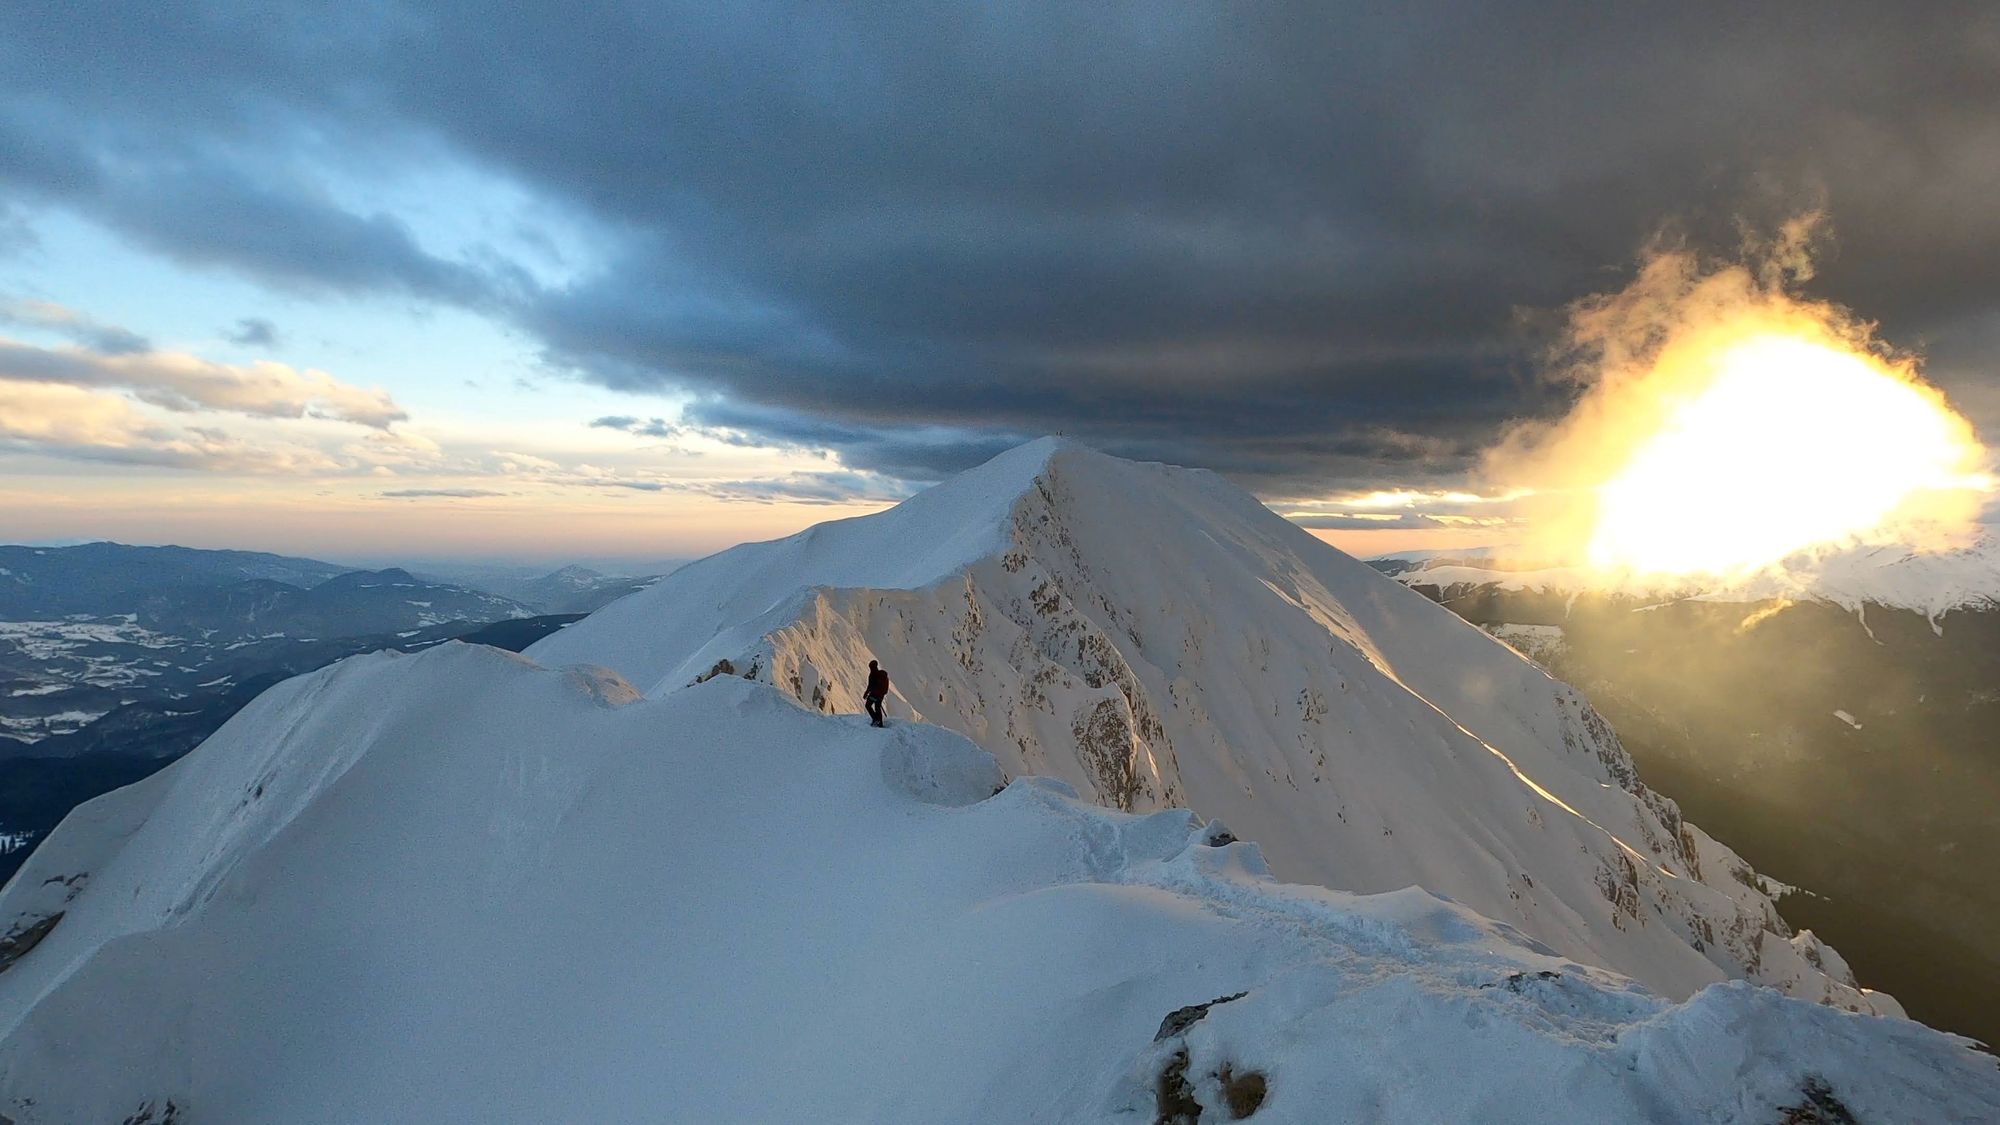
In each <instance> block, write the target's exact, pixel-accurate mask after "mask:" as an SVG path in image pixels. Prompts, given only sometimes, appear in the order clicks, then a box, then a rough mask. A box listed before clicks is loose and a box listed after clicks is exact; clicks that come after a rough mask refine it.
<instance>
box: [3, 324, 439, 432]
mask: <svg viewBox="0 0 2000 1125" xmlns="http://www.w3.org/2000/svg"><path fill="white" fill-rule="evenodd" d="M0 379H6V380H10V381H14V382H27V383H60V384H67V385H70V386H76V387H93V388H107V389H116V390H121V391H125V392H127V393H129V394H131V395H132V396H133V397H134V398H136V399H138V400H139V401H141V402H145V403H149V404H151V405H154V406H158V407H160V408H162V409H165V410H172V411H179V412H191V411H197V410H216V411H225V412H228V413H234V414H249V415H257V416H261V417H266V418H306V417H314V418H327V419H331V420H333V421H338V422H351V423H353V424H355V425H360V426H371V427H375V428H378V429H379V428H384V427H387V426H389V425H391V424H393V423H396V422H400V421H403V420H404V419H406V418H408V417H409V416H408V415H407V414H406V413H404V411H403V409H402V408H401V407H399V406H397V405H396V402H395V400H394V399H392V398H390V397H389V392H387V391H385V390H382V389H380V388H362V387H357V386H353V385H351V384H348V383H343V382H341V381H340V380H338V379H335V378H334V377H333V376H331V375H328V374H327V373H326V372H324V371H314V370H310V369H308V370H303V371H302V370H298V369H296V368H292V367H288V366H286V365H285V364H282V363H270V362H259V363H252V364H246V365H232V364H225V363H215V362H213V361H210V360H205V359H202V358H200V357H199V356H193V355H187V354H184V353H178V352H155V351H140V352H131V353H107V352H100V351H93V350H89V349H86V348H81V347H62V348H44V347H37V346H35V345H33V344H27V343H22V342H21V341H18V340H12V339H7V338H5V337H0Z"/></svg>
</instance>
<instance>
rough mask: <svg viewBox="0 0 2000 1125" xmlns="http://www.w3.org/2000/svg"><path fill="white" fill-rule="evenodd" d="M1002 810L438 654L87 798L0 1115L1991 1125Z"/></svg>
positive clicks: (826, 722) (43, 855) (1924, 1058)
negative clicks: (1848, 1120)
mask: <svg viewBox="0 0 2000 1125" xmlns="http://www.w3.org/2000/svg"><path fill="white" fill-rule="evenodd" d="M942 553H944V549H941V554H940V557H942ZM1330 713H1331V712H1330ZM1487 756H1488V757H1490V755H1487ZM999 782H1000V773H999V770H998V767H997V766H996V765H995V763H994V762H993V760H992V759H991V758H990V757H989V756H988V755H986V754H985V753H983V752H982V751H980V750H978V749H977V748H976V747H974V746H973V745H972V744H971V743H969V742H968V741H966V740H965V739H963V738H961V737H959V736H957V735H955V734H952V733H950V732H948V731H944V730H941V729H938V728H936V727H933V726H924V725H918V724H900V725H898V726H896V727H894V728H892V729H891V730H889V731H887V732H882V731H875V730H871V729H869V728H868V727H866V726H865V725H864V724H862V723H861V722H859V721H858V720H856V719H854V718H852V717H841V718H834V717H827V716H823V715H818V714H814V713H812V712H810V711H809V710H807V709H804V708H802V707H800V706H798V705H796V704H795V703H794V702H793V701H791V700H790V699H788V698H787V697H786V695H785V694H784V693H783V692H780V691H778V690H774V689H773V688H771V687H770V686H768V685H764V684H759V683H752V682H746V681H745V680H743V679H741V678H737V677H720V678H716V679H713V680H711V681H709V682H707V683H704V684H701V685H699V686H696V687H692V688H689V689H686V690H679V691H674V692H669V693H663V694H661V695H659V696H657V697H655V698H650V699H646V698H641V697H640V696H639V695H638V693H637V692H635V691H633V690H632V689H630V688H629V687H627V686H626V685H625V684H624V683H623V682H621V681H620V680H618V679H617V678H616V677H615V676H612V675H610V674H608V673H604V672H601V671H597V672H591V671H585V670H581V669H571V670H567V671H551V670H545V669H543V668H540V667H537V666H535V665H533V664H531V663H529V662H528V661H526V660H523V659H520V658H516V657H511V656H508V655H505V654H502V653H499V652H497V651H494V650H491V649H484V648H478V647H472V646H465V645H450V646H446V647H444V648H440V649H435V650H432V651H429V652H426V653H424V654H422V655H419V656H397V655H390V654H383V655H377V656H370V657H359V658H356V659H353V660H349V661H347V662H345V663H342V664H340V665H337V666H335V667H333V668H329V669H325V670H322V671H320V672H316V673H313V674H312V675H309V676H305V677H301V678H299V679H296V680H292V681H289V682H287V683H286V684H283V685H281V686H279V687H277V688H274V689H273V690H271V691H270V692H267V693H266V694H265V695H264V696H263V697H261V698H260V699H258V700H257V701H256V702H255V703H253V704H252V705H251V706H250V707H248V708H247V709H245V710H244V711H243V712H242V713H241V714H239V715H238V716H237V717H236V718H235V719H233V720H232V721H231V722H230V723H229V724H228V725H227V726H226V727H225V728H223V730H222V731H220V732H219V733H217V734H216V735H215V736H214V737H213V738H211V739H210V740H209V741H208V742H207V743H206V744H204V745H203V746H202V747H201V748H200V749H198V750H196V751H195V752H194V753H193V754H191V755H189V756H188V757H187V758H185V759H183V760H182V761H180V762H179V763H177V764H175V765H174V766H171V767H169V768H168V769H167V770H165V771H163V772H162V773H160V774H158V775H156V776H154V777H153V778H151V779H149V780H147V781H145V782H142V783H140V784H138V785H135V786H132V787H130V788H127V789H124V790H120V791H119V792H117V793H114V794H111V795H109V796H106V797H102V798H99V799H98V800H96V801H94V802H91V803H90V804H89V805H87V806H85V807H84V808H82V809H80V810H79V811H78V812H77V813H76V814H75V815H74V816H72V817H71V818H70V819H69V820H68V821H67V822H65V823H64V824H63V826H62V827H61V828H60V829H59V830H58V831H57V832H56V833H55V835H54V836H53V837H51V839H50V840H49V841H48V843H47V844H46V845H44V846H43V847H42V848H41V849H40V850H39V851H38V852H37V853H36V854H35V856H34V857H33V858H32V859H31V860H30V862H29V864H28V866H27V867H26V868H25V869H24V870H23V871H22V873H21V875H20V877H19V878H17V879H16V880H15V881H14V882H13V883H12V884H10V886H9V887H8V888H7V890H6V891H5V892H4V893H0V925H5V926H7V927H8V928H9V932H10V933H11V934H13V935H14V936H13V937H10V938H9V939H7V941H5V942H0V958H5V959H6V961H7V962H8V963H7V967H6V968H5V969H4V971H0V1113H5V1114H7V1115H8V1116H10V1117H12V1118H14V1119H15V1120H16V1121H19V1122H22V1123H74V1122H104V1121H119V1120H127V1119H131V1120H137V1119H141V1118H140V1114H142V1113H150V1114H151V1116H149V1117H145V1118H144V1119H146V1120H160V1119H161V1118H162V1116H165V1115H172V1114H178V1119H181V1120H189V1121H216V1122H287V1123H312V1122H357V1121H370V1122H373V1121H451V1122H458V1121H466V1122H471V1121H478V1122H514V1121H519V1122H547V1121H604V1122H613V1121H617V1122H623V1121H675V1122H690V1123H696V1122H700V1123H715V1122H798V1121H872V1122H913V1123H914V1122H921V1123H925V1125H934V1123H938V1122H960V1121H964V1122H973V1121H979V1122H988V1121H990V1122H1018V1121H1064V1122H1069V1121H1101V1122H1116V1121H1123V1122H1131V1123H1135V1125H1143V1123H1146V1122H1152V1121H1155V1120H1158V1119H1160V1099H1161V1097H1162V1096H1163V1094H1164V1095H1165V1096H1167V1097H1168V1098H1169V1099H1170V1101H1171V1103H1172V1104H1173V1105H1177V1106H1180V1107H1182V1108H1186V1107H1187V1106H1190V1105H1192V1106H1193V1107H1195V1110H1194V1112H1196V1113H1199V1116H1200V1120H1202V1121H1219V1120H1224V1119H1226V1111H1225V1110H1224V1109H1223V1106H1224V1104H1225V1102H1226V1101H1227V1100H1229V1098H1230V1096H1231V1091H1233V1092H1234V1093H1235V1095H1236V1096H1237V1097H1238V1098H1239V1099H1242V1098H1245V1097H1247V1096H1249V1093H1260V1094H1261V1097H1262V1102H1261V1104H1259V1105H1258V1106H1257V1108H1256V1113H1255V1120H1258V1121H1271V1122H1323V1121H1376V1122H1439V1121H1454V1122H1458V1121H1478V1122H1491V1123H1506V1122H1544V1121H1548V1120H1552V1119H1561V1120H1574V1121H1590V1122H1628V1121H1629V1122H1717V1123H1721V1122H1744V1123H1768V1122H1775V1121H1778V1120H1780V1119H1781V1118H1782V1117H1783V1116H1784V1114H1785V1113H1786V1111H1787V1110H1790V1109H1795V1108H1802V1107H1808V1106H1810V1105H1813V1104H1825V1105H1834V1104H1837V1105H1841V1106H1844V1107H1846V1109H1847V1110H1849V1111H1851V1112H1852V1113H1853V1114H1854V1115H1855V1116H1856V1117H1857V1118H1858V1119H1859V1120H1862V1121H1868V1122H1896V1121H1924V1122H1944V1121H1965V1122H1971V1121H1990V1120H1993V1119H1995V1115H1996V1114H2000V1081H1996V1077H1995V1073H1994V1069H1993V1066H1992V1060H1991V1059H1989V1058H1987V1057H1985V1056H1982V1055H1979V1054H1976V1053H1975V1052H1973V1051H1972V1050H1970V1049H1969V1048H1967V1047H1966V1046H1964V1045H1963V1044H1962V1042H1960V1041H1957V1040H1954V1039H1951V1038H1949V1037H1947V1036H1944V1035H1942V1034H1939V1033H1937V1032H1933V1031H1930V1030H1928V1029H1926V1028H1924V1027H1922V1026H1921V1025H1918V1024H1914V1023H1909V1022H1907V1021H1902V1020H1890V1019H1878V1018H1874V1017H1866V1016H1857V1015H1851V1014H1848V1013H1845V1012H1840V1011H1837V1010H1834V1009H1832V1008H1829V1007H1824V1006H1819V1005H1813V1004H1809V1003H1806V1002H1803V1001H1798V1000H1790V999H1786V998H1784V997H1781V996H1779V995H1778V994H1777V993H1775V992H1773V991H1770V990H1764V989H1756V988H1752V987H1749V986H1746V985H1742V984H1726V985H1717V986H1714V987H1711V988H1708V989H1706V990H1704V991H1702V992H1701V993H1700V994H1699V995H1697V996H1695V997H1694V998H1693V999H1692V1000H1689V1001H1687V1002H1686V1003H1683V1004H1680V1005H1670V1004H1668V1003H1666V1002H1664V1001H1662V1000H1659V999H1657V998H1655V997H1653V996H1652V995H1650V994H1648V993H1646V992H1645V991H1643V990H1641V989H1639V988H1637V987H1636V986H1634V985H1632V984H1631V983H1629V982H1627V981H1625V980H1623V979H1622V978H1619V977H1617V976H1614V975H1613V974H1610V973H1606V972H1603V971H1601V970H1597V969H1592V968H1587V967H1584V966H1581V965H1577V964H1574V963H1571V962H1570V961H1567V960H1565V959H1563V958H1560V957H1556V956H1552V955H1548V954H1546V953H1543V952H1538V951H1537V949H1536V947H1534V946H1533V945H1532V944H1531V943H1529V942H1528V941H1527V940H1526V939H1524V938H1522V937H1521V936H1520V935H1518V934H1517V933H1515V932H1514V931H1512V930H1511V929H1510V928H1509V927H1507V926H1504V925H1500V924H1496V923H1493V922H1490V921H1487V920H1485V919H1482V918H1480V917H1479V916H1477V915H1476V914H1474V913H1473V912H1471V911H1470V910H1468V909H1466V908H1464V907H1462V906H1458V905H1454V904H1451V903H1448V902H1445V901H1443V900H1441V899H1439V898H1436V897H1434V896H1432V895H1429V894H1426V893H1424V892H1422V891H1417V890H1413V889H1412V890H1403V891H1395V892H1391V893H1388V894H1383V895H1377V896H1366V897H1357V896H1352V895H1347V894H1342V893H1337V892H1332V891H1325V890H1319V889H1314V888H1304V887H1291V886H1284V885H1281V884H1277V883H1274V882H1272V881H1270V879H1268V878H1267V877H1265V876H1264V875H1263V874H1261V868H1262V861H1261V859H1260V858H1259V855H1258V852H1257V849H1256V847H1255V845H1253V844H1250V843H1243V842H1237V843H1227V844H1222V845H1221V846H1212V845H1214V844H1217V843H1218V842H1219V841H1220V837H1219V835H1218V834H1217V833H1216V831H1215V830H1214V828H1213V827H1212V826H1210V827H1207V828H1204V827H1202V826H1200V825H1198V824H1197V822H1196V820H1195V818H1194V817H1193V816H1192V815H1191V814H1190V813H1188V812H1186V811H1182V810H1167V811H1161V812H1156V813H1153V814H1150V815H1144V816H1139V815H1132V814H1127V813H1123V812H1117V811H1113V810H1107V809H1103V808H1099V807H1095V806H1092V805H1090V804H1086V803H1083V802H1081V801H1078V800H1075V799H1073V798H1071V797H1070V796H1067V795H1066V794H1065V792H1064V790H1065V788H1066V787H1065V786H1063V785H1062V784H1061V783H1059V782H1056V781H1053V780H1049V779H1022V780H1017V781H1015V782H1013V783H1012V784H1011V785H1008V786H1006V787H1005V788H1004V790H1001V791H999V792H998V793H997V794H996V792H995V790H996V788H997V787H998V784H999ZM1544 819H1545V821H1547V820H1552V819H1553V818H1552V817H1549V816H1548V815H1546V814H1544ZM58 913H60V918H59V920H57V921H56V922H55V923H54V924H53V928H50V927H49V923H48V919H50V918H55V917H56V916H57V915H58ZM1653 924H1655V925H1657V924H1658V922H1657V921H1655V922H1654V923H1653ZM35 931H40V932H44V933H46V937H45V938H44V939H43V940H41V941H40V943H39V944H38V945H35V946H33V947H32V948H28V949H25V951H23V949H22V946H23V945H25V944H26V939H25V938H23V937H22V936H21V935H24V934H29V933H32V932H35ZM1238 993H1242V994H1243V995H1241V996H1240V997H1236V994H1238ZM1223 997H1236V998H1234V999H1228V1000H1224V1001H1222V1002H1219V1003H1215V1004H1214V1005H1213V1006H1211V1007H1209V1008H1208V1009H1207V1011H1206V1013H1205V1014H1202V1013H1199V1012H1180V1013H1179V1016H1180V1018H1178V1019H1175V1020H1172V1021H1167V1020H1166V1017H1167V1016H1168V1015H1169V1014H1170V1013H1177V1012H1178V1010H1180V1009H1183V1008H1187V1007H1188V1006H1190V1005H1200V1004H1205V1003H1207V1002H1209V1001H1212V1000H1217V999H1218V998H1223ZM1196 1015H1200V1016H1201V1018H1199V1019H1193V1018H1192V1017H1193V1016H1196ZM1163 1023H1164V1024H1165V1025H1166V1026H1163ZM1225 1075H1226V1076H1228V1078H1229V1080H1230V1085H1229V1086H1228V1087H1227V1088H1225V1084H1224V1076H1225ZM1163 1076H1165V1077H1164V1078H1163ZM1252 1076H1255V1080H1253V1078H1252ZM1256 1080H1261V1085H1259V1084H1258V1081H1256ZM1246 1092H1248V1093H1246ZM169 1106H171V1107H172V1109H171V1110H169V1108H168V1107H169ZM1186 1119H1187V1120H1193V1116H1189V1117H1188V1118H1186ZM1793 1119H1798V1120H1835V1119H1836V1118H1832V1117H1811V1118H1793Z"/></svg>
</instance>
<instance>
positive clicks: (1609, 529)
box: [1588, 332, 1985, 577]
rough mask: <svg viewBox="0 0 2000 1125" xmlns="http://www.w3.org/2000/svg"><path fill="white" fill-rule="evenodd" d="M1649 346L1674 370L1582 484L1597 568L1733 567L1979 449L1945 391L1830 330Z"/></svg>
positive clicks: (1939, 473)
mask: <svg viewBox="0 0 2000 1125" xmlns="http://www.w3.org/2000/svg"><path fill="white" fill-rule="evenodd" d="M1661 358H1662V360H1663V361H1665V362H1666V363H1669V364H1671V365H1674V366H1676V367H1677V368H1678V371H1677V372H1676V377H1674V378H1671V379H1667V380H1662V381H1661V383H1660V384H1659V385H1662V386H1664V387H1666V388H1668V389H1666V390H1665V391H1663V392H1662V394H1661V396H1660V398H1659V400H1658V401H1657V403H1656V404H1655V409H1654V410H1652V411H1649V412H1648V413H1649V414H1650V415H1651V416H1652V418H1653V419H1654V420H1655V421H1656V422H1657V425H1656V426H1655V427H1654V428H1653V429H1652V430H1651V432H1650V433H1646V434H1641V435H1638V436H1637V440H1635V441H1634V442H1633V443H1632V444H1631V445H1630V446H1629V449H1630V453H1629V456H1627V457H1626V458H1625V460H1624V461H1623V463H1622V465H1618V466H1616V467H1615V468H1614V470H1613V471H1612V472H1611V474H1610V475H1609V476H1608V478H1607V479H1605V480H1604V482H1603V483H1602V484H1600V485H1599V486H1597V488H1596V489H1595V500H1596V518H1595V523H1594V526H1593V528H1592V530H1591V534H1590V537H1589V541H1588V557H1589V561H1590V563H1591V564H1592V565H1593V566H1595V567H1597V568H1599V569H1602V570H1610V571H1619V572H1623V573H1628V574H1636V575H1649V576H1658V575H1712V576H1724V577H1729V576H1742V575H1745V574H1748V573H1751V572H1755V571H1758V570H1760V569H1764V568H1767V567H1771V566H1774V565H1776V564H1778V563H1779V562H1780V561H1782V560H1784V559H1786V558H1788V557H1790V556H1792V555H1795V554H1797V553H1798V552H1800V551H1804V550H1809V549H1812V548H1815V547H1821V546H1828V545H1835V544H1841V543H1848V542H1853V541H1856V540H1860V539H1865V538H1868V537H1870V536H1871V535H1875V534H1877V533H1879V532H1881V531H1882V530H1883V529H1885V528H1886V527H1888V526H1889V525H1890V524H1892V523H1894V522H1895V521H1897V520H1899V519H1904V518H1909V517H1913V516H1920V515H1921V514H1922V509H1923V508H1924V507H1925V504H1926V503H1927V502H1928V501H1929V500H1932V499H1934V498H1935V497H1937V496H1939V495H1942V494H1947V493H1952V492H1958V493H1963V492H1965V491H1966V490H1968V489H1979V488H1982V487H1983V486H1984V479H1983V478H1982V477H1981V476H1980V474H1979V469H1980V467H1981V465H1982V464H1983V462H1984V459H1985V455H1984V451H1983V450H1982V448H1981V447H1980V444H1979V442H1978V439H1977V438H1976V437H1975V435H1974V433H1973V430H1972V427H1971V425H1970V424H1969V423H1968V422H1966V420H1965V419H1964V418H1963V417H1961V416H1960V415H1959V414H1957V413H1956V412H1954V411H1953V410H1952V409H1951V408H1950V407H1949V406H1948V405H1947V404H1946V403H1945V401H1944V398H1943V396H1942V395H1940V394H1939V393H1938V392H1937V391H1936V390H1934V389H1932V388H1930V387H1928V386H1926V385H1924V384H1922V383H1920V382H1918V381H1917V380H1916V379H1915V378H1914V376H1913V374H1912V373H1911V372H1910V370H1909V369H1908V367H1907V366H1906V365H1900V364H1895V363H1891V362H1889V361H1887V360H1885V359H1883V358H1881V357H1879V356H1877V355H1874V354H1872V353H1870V352H1868V351H1866V350H1863V349H1860V348H1856V347H1852V346H1848V345H1847V344H1846V342H1845V341H1842V340H1840V339H1838V338H1834V337H1825V336H1821V335H1819V334H1805V335H1788V334H1785V333H1783V332H1763V333H1757V334H1751V335H1746V336H1742V337H1738V338H1734V339H1722V340H1716V339H1714V338H1712V337H1711V338H1709V339H1706V340H1703V341H1702V342H1701V346H1700V347H1699V349H1698V350H1697V351H1696V352H1695V353H1694V354H1688V353H1687V352H1685V351H1683V352H1682V353H1681V354H1679V355H1675V356H1663V357H1661Z"/></svg>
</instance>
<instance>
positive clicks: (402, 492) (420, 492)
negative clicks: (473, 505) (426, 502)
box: [382, 488, 511, 500]
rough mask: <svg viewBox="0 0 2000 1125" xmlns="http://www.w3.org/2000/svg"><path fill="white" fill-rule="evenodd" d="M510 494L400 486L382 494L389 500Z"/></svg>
mask: <svg viewBox="0 0 2000 1125" xmlns="http://www.w3.org/2000/svg"><path fill="white" fill-rule="evenodd" d="M508 495H511V493H506V492H497V491H495V490H493V489H490V488H399V489H396V490H394V491H392V492H384V493H382V496H383V497H384V498H385V499H389V500H422V499H442V500H479V499H484V498H486V497H492V496H508Z"/></svg>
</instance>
